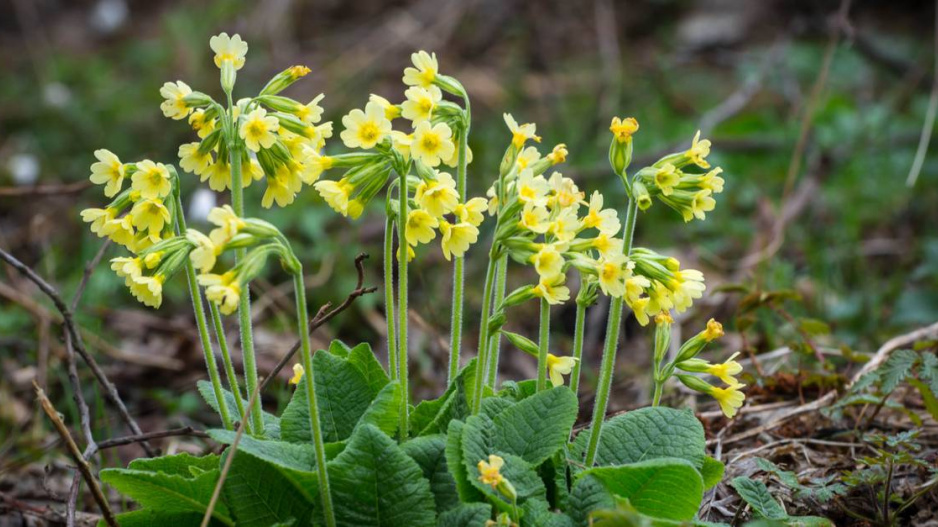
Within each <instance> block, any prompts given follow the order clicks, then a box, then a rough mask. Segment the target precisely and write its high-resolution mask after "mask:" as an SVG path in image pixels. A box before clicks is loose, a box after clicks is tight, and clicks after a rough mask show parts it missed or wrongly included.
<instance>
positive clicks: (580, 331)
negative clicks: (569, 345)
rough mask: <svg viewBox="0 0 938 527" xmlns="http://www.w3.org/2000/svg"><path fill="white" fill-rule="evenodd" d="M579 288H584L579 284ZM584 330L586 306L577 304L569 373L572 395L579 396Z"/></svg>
mask: <svg viewBox="0 0 938 527" xmlns="http://www.w3.org/2000/svg"><path fill="white" fill-rule="evenodd" d="M580 287H584V285H583V284H582V283H581V284H580ZM585 330H586V306H584V305H583V304H580V303H579V302H577V304H576V326H574V329H573V358H574V359H576V364H574V365H573V371H572V372H571V373H570V389H571V390H573V393H574V394H576V395H579V392H578V390H579V389H580V367H581V366H582V364H583V335H584V333H585Z"/></svg>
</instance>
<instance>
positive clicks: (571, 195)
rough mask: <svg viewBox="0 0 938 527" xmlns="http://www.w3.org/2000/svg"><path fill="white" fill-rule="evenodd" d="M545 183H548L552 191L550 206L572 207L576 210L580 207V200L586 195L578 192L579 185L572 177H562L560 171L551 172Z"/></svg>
mask: <svg viewBox="0 0 938 527" xmlns="http://www.w3.org/2000/svg"><path fill="white" fill-rule="evenodd" d="M547 184H548V185H550V189H551V193H552V195H551V200H550V202H551V206H559V207H560V208H568V207H572V208H573V209H574V210H576V209H578V208H579V207H580V202H581V201H583V199H584V198H585V197H586V196H585V194H584V193H583V192H580V189H579V187H577V186H576V183H575V182H574V181H573V180H572V179H570V178H568V177H563V174H561V173H560V172H554V173H553V174H551V175H550V179H549V180H548V181H547Z"/></svg>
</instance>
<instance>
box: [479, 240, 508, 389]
mask: <svg viewBox="0 0 938 527" xmlns="http://www.w3.org/2000/svg"><path fill="white" fill-rule="evenodd" d="M507 279H508V255H507V254H506V255H504V256H502V257H501V258H499V259H498V267H497V268H496V273H495V294H494V296H495V298H494V299H493V301H492V308H491V309H492V310H493V311H494V310H495V309H496V308H497V307H498V306H499V305H501V303H502V300H504V299H505V287H506V282H507ZM501 347H502V333H501V332H500V331H498V332H496V333H495V334H494V335H492V336H490V337H489V344H488V349H487V350H486V352H485V353H486V355H487V356H488V378H487V379H486V381H485V382H486V385H488V387H489V388H492V389H493V390H494V389H495V384H496V383H497V382H498V359H499V355H501Z"/></svg>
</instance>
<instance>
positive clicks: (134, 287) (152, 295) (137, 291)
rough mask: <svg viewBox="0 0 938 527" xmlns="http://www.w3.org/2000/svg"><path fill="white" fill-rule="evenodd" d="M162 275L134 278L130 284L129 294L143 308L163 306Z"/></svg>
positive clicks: (163, 278)
mask: <svg viewBox="0 0 938 527" xmlns="http://www.w3.org/2000/svg"><path fill="white" fill-rule="evenodd" d="M163 280H165V277H164V276H163V275H159V274H158V275H153V276H134V277H132V278H131V282H130V294H132V295H133V296H134V298H136V299H137V300H138V301H140V302H141V303H143V305H145V306H149V307H152V308H159V307H160V305H162V304H163Z"/></svg>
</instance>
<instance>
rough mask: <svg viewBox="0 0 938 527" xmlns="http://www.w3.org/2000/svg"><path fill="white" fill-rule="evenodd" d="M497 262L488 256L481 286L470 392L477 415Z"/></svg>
mask: <svg viewBox="0 0 938 527" xmlns="http://www.w3.org/2000/svg"><path fill="white" fill-rule="evenodd" d="M497 261H498V260H496V259H495V258H492V255H489V263H488V266H486V269H485V285H483V286H482V322H481V324H480V327H479V354H478V356H477V357H476V376H475V385H474V386H473V390H472V394H473V397H472V413H473V415H475V414H477V413H479V410H481V409H482V394H483V393H484V387H485V366H486V363H487V357H486V353H487V350H488V341H489V318H490V315H491V311H492V290H493V289H494V285H495V264H496V262H497Z"/></svg>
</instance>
